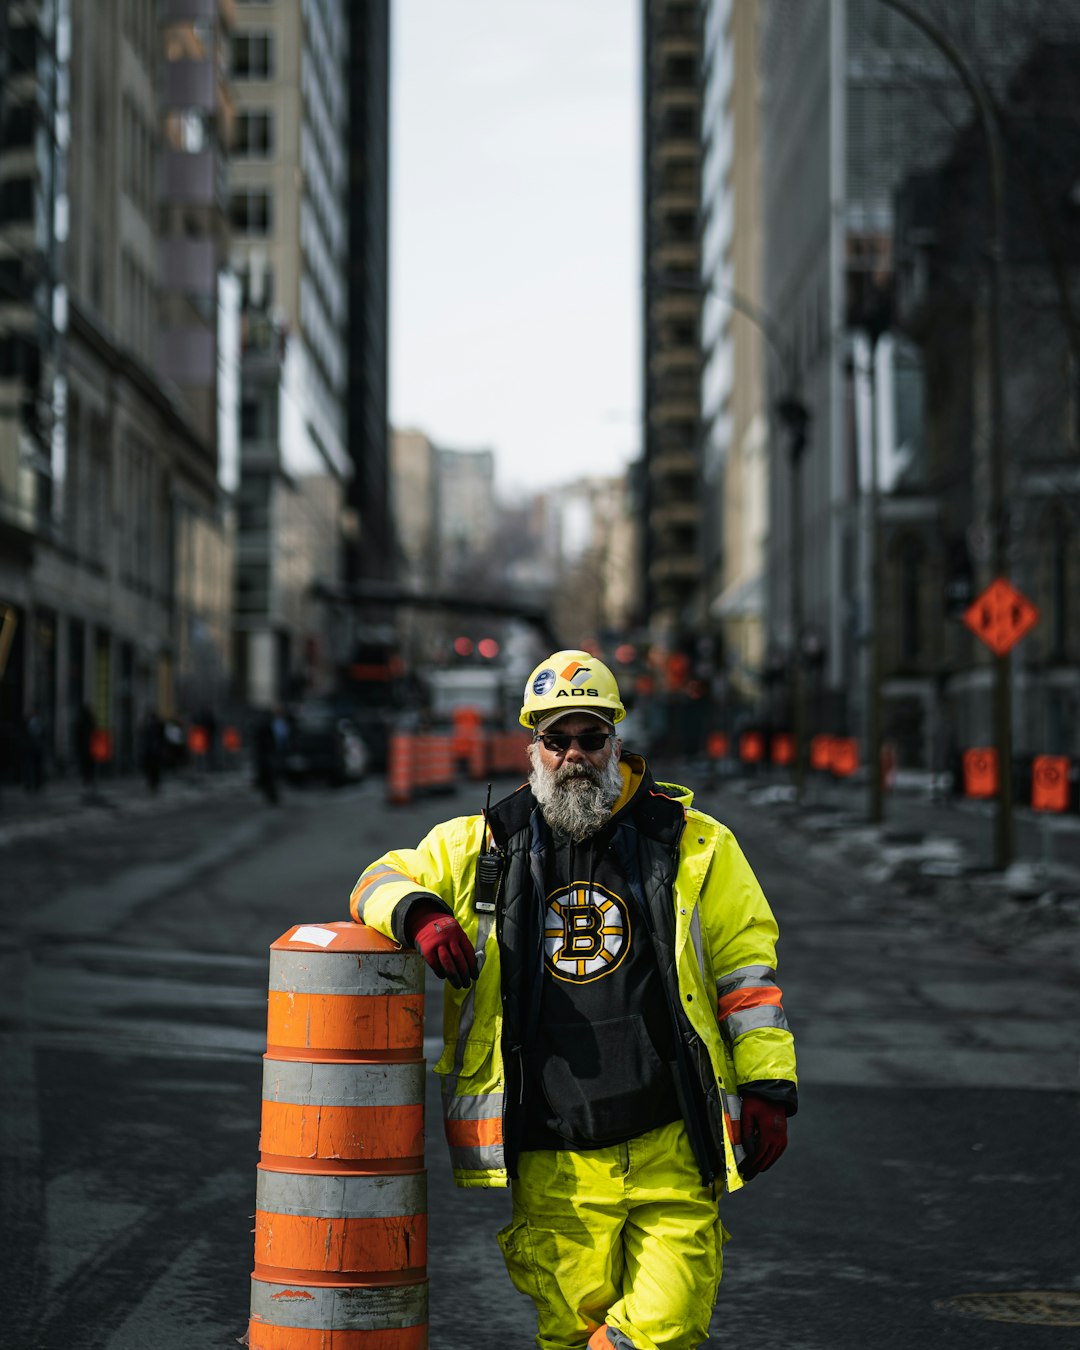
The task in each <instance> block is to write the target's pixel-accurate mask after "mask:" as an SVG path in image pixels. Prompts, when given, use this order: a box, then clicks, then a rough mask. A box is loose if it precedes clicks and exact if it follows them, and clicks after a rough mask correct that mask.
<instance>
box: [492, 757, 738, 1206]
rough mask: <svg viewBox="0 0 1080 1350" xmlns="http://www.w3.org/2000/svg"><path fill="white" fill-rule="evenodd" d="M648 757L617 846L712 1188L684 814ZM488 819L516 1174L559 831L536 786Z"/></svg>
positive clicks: (713, 1161) (715, 1120) (709, 1079)
mask: <svg viewBox="0 0 1080 1350" xmlns="http://www.w3.org/2000/svg"><path fill="white" fill-rule="evenodd" d="M624 758H627V759H629V758H631V757H629V756H624ZM633 758H634V759H635V760H637V757H636V756H635V757H633ZM639 763H640V767H641V769H642V770H643V772H644V783H643V785H642V790H640V791H639V792H638V793H637V794H636V795H635V797H634V799H633V801H631V802H630V803H629V805H628V806H627V807H625V808H624V809H623V810H622V811H620V812H619V813H618V815H617V817H616V828H615V833H614V838H613V847H614V850H615V854H616V857H617V859H618V863H619V866H620V868H621V869H622V872H623V874H624V875H625V877H626V880H627V884H628V885H629V887H630V889H631V891H632V893H633V896H634V899H635V900H636V901H637V903H638V905H639V907H640V909H641V912H642V914H643V915H644V916H645V919H646V922H647V923H648V925H649V929H650V935H651V938H652V943H653V949H654V951H655V953H656V960H657V964H658V965H659V968H660V976H661V980H662V982H663V986H664V992H665V995H666V997H667V1002H668V1006H669V1009H670V1011H671V1017H672V1024H673V1027H674V1032H675V1034H674V1042H675V1051H676V1059H675V1087H676V1091H677V1093H678V1097H679V1106H680V1109H681V1111H682V1115H683V1120H684V1121H685V1124H686V1131H687V1135H688V1137H689V1140H690V1144H691V1147H692V1148H693V1151H694V1156H695V1158H696V1160H697V1164H698V1167H699V1170H700V1172H701V1177H702V1181H703V1182H704V1183H705V1185H710V1184H712V1183H713V1182H714V1180H715V1179H716V1177H718V1176H720V1175H722V1173H723V1165H724V1164H723V1159H724V1144H723V1134H722V1130H723V1124H722V1113H721V1112H720V1111H719V1110H710V1109H709V1105H710V1104H711V1103H712V1102H714V1101H715V1100H716V1099H717V1088H716V1084H715V1083H714V1082H713V1073H712V1066H711V1063H710V1060H709V1055H708V1052H707V1050H706V1048H705V1046H704V1044H703V1043H702V1042H701V1039H700V1037H699V1036H698V1035H697V1033H696V1032H695V1031H694V1029H693V1027H692V1026H691V1025H690V1023H689V1021H688V1020H687V1018H686V1015H685V1013H684V1012H683V1010H682V1006H681V1001H680V995H679V987H678V980H677V976H676V968H675V912H674V897H673V891H674V884H675V875H676V872H677V869H678V863H679V841H680V840H681V838H682V832H683V827H684V824H685V816H684V813H683V809H682V807H681V806H680V805H679V803H678V802H676V801H673V800H672V799H671V798H670V797H668V796H667V795H666V794H664V793H663V792H662V791H661V790H660V789H659V788H658V787H657V786H656V784H655V782H654V781H653V779H652V776H651V775H650V774H649V771H648V769H647V768H646V767H645V765H644V761H640V762H639ZM488 820H489V823H490V825H491V832H492V836H493V837H494V840H495V843H496V845H497V846H498V848H499V849H500V850H501V851H502V853H503V854H504V856H505V859H506V871H505V875H504V879H503V884H502V887H501V891H500V896H499V908H498V912H497V914H496V921H495V922H496V928H495V932H496V937H497V939H498V943H499V952H500V961H501V968H502V1002H503V1028H502V1058H503V1064H504V1066H505V1073H506V1083H505V1087H504V1091H505V1096H504V1102H505V1106H504V1119H503V1139H504V1143H505V1148H506V1168H507V1172H508V1173H509V1175H510V1176H511V1177H514V1176H516V1175H517V1161H518V1156H519V1154H520V1151H521V1144H520V1140H521V1124H522V1122H521V1109H520V1108H521V1103H522V1099H523V1095H524V1094H523V1084H522V1072H523V1069H522V1064H523V1058H524V1053H525V1048H526V1047H527V1046H528V1045H530V1044H531V1042H532V1038H533V1036H534V1034H535V1030H536V1026H537V1021H538V1018H539V1011H540V997H541V988H542V981H543V979H544V946H543V933H542V921H543V913H544V904H543V896H544V874H545V871H544V865H545V858H544V852H545V848H547V847H548V846H549V844H548V841H549V839H550V835H549V832H548V828H547V825H546V824H545V822H544V819H543V816H542V814H541V811H540V807H539V806H538V804H537V802H536V798H535V797H534V796H533V794H532V792H531V790H530V789H529V787H528V786H527V785H524V786H522V787H520V788H519V789H518V790H517V791H516V792H515V793H513V794H512V795H511V796H510V797H506V798H504V799H503V800H502V801H501V802H498V803H496V805H495V806H493V807H492V808H491V811H490V813H489V816H488Z"/></svg>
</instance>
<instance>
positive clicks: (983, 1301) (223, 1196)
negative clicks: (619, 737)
mask: <svg viewBox="0 0 1080 1350" xmlns="http://www.w3.org/2000/svg"><path fill="white" fill-rule="evenodd" d="M680 772H683V771H682V770H680ZM685 772H686V774H687V776H690V775H691V774H695V775H696V771H694V770H685ZM692 781H695V780H693V779H692ZM696 781H699V782H700V778H699V777H698V778H697V779H696ZM511 786H513V781H512V780H510V779H506V780H502V781H501V782H500V783H498V784H496V792H498V791H500V790H506V789H508V788H509V787H511ZM384 798H385V786H384V783H383V781H382V780H381V779H380V778H374V777H373V778H370V779H368V780H367V781H365V782H364V783H362V784H359V785H357V786H354V787H348V788H344V789H340V790H337V791H332V790H330V789H324V788H310V789H307V790H304V791H299V790H293V791H287V792H286V793H285V794H284V797H283V802H282V805H281V806H280V807H277V808H272V807H268V806H266V805H264V803H263V802H262V800H261V799H260V798H259V797H258V796H257V795H256V794H255V792H254V791H253V790H252V788H251V786H250V784H249V783H248V782H247V781H246V780H245V779H244V778H242V777H241V776H240V775H239V774H237V775H232V776H230V775H220V776H219V777H218V778H217V779H216V780H214V781H208V782H206V783H204V784H201V785H200V784H194V785H188V786H186V787H184V788H183V789H181V788H179V787H178V785H176V784H172V783H167V784H166V790H165V791H164V792H163V794H162V796H161V798H160V799H159V800H156V801H153V802H150V801H148V800H144V799H141V798H132V799H131V801H130V804H127V805H121V806H118V807H116V808H115V809H113V810H111V811H110V810H104V809H100V808H97V809H92V808H86V807H83V808H80V807H79V806H78V804H77V803H74V804H72V805H71V807H70V809H68V810H65V811H63V812H59V811H58V812H57V813H56V814H55V815H53V816H50V815H49V813H48V812H46V811H45V810H43V811H42V812H41V814H40V816H39V817H38V818H37V819H36V820H31V819H30V817H29V816H28V815H27V814H26V813H25V812H24V815H23V817H22V818H21V824H20V823H18V822H16V825H17V826H18V827H16V825H11V826H5V824H4V822H3V821H0V869H2V874H3V877H4V885H3V907H4V926H3V939H2V947H0V961H2V965H0V1036H2V1039H0V1045H2V1062H0V1073H2V1080H3V1083H4V1111H3V1119H2V1129H3V1149H2V1156H0V1167H2V1174H0V1175H2V1178H3V1185H2V1194H0V1203H2V1209H3V1214H4V1225H5V1235H4V1242H3V1255H2V1257H0V1277H2V1281H3V1286H4V1289H5V1290H6V1291H7V1294H8V1299H7V1305H6V1308H5V1331H4V1334H3V1337H2V1338H0V1339H2V1340H3V1343H4V1345H5V1346H10V1347H11V1350H73V1348H75V1350H147V1347H152V1348H153V1350H194V1347H196V1346H198V1347H200V1350H210V1348H212V1347H213V1348H215V1350H228V1347H230V1346H234V1345H235V1344H236V1343H237V1342H238V1341H240V1340H241V1338H243V1337H244V1335H245V1331H246V1322H247V1301H248V1275H249V1272H250V1269H251V1263H252V1228H253V1219H252V1215H253V1211H254V1208H255V1168H256V1162H257V1159H258V1136H259V1116H260V1082H261V1063H260V1055H261V1052H262V1050H263V1048H264V1043H265V1014H266V975H267V949H268V947H269V945H270V943H271V942H272V941H274V939H275V938H277V937H278V936H279V935H280V934H281V933H282V932H284V931H285V930H286V929H287V928H289V927H290V926H291V925H293V924H295V923H299V922H320V921H328V920H332V919H339V918H343V917H345V916H346V905H347V899H348V894H349V891H350V889H351V886H352V883H353V881H354V880H355V878H356V876H357V875H358V873H359V872H360V871H361V869H362V868H363V866H364V865H365V864H366V863H367V862H369V861H370V860H371V859H372V858H373V857H374V856H375V855H376V854H378V853H379V852H381V851H382V850H383V849H385V848H386V847H388V846H390V845H391V844H393V843H412V842H415V841H416V840H417V839H418V838H419V837H420V836H421V835H422V834H423V832H424V831H425V830H426V829H427V828H428V826H429V825H431V824H432V823H434V822H435V821H437V820H439V819H442V818H445V817H447V816H450V815H453V814H458V813H463V812H471V811H473V810H476V809H477V808H478V806H479V805H480V803H481V790H480V788H478V787H477V786H475V785H462V786H460V787H459V788H458V789H457V790H456V791H455V792H454V793H452V794H443V795H439V796H432V797H428V798H426V799H423V800H421V801H419V802H416V803H414V804H413V805H410V806H405V807H400V806H399V807H390V806H387V805H386V804H385V801H384ZM125 800H126V799H125ZM698 804H699V805H701V806H703V807H704V808H705V809H707V810H710V811H712V812H713V813H714V814H716V815H717V816H719V817H720V818H721V819H722V820H725V821H726V822H727V823H728V824H729V825H731V827H732V828H733V829H734V830H735V832H736V834H737V836H738V837H739V839H740V842H741V843H742V845H743V848H744V851H745V852H746V854H747V856H748V858H749V859H750V861H751V864H752V865H753V866H754V868H755V870H756V871H757V873H758V875H759V877H760V879H761V881H762V884H763V886H764V888H765V891H766V893H767V895H768V896H769V897H770V899H771V901H772V903H773V906H774V908H775V910H776V912H777V915H778V918H779V921H780V926H781V935H782V940H781V945H780V982H781V984H782V985H783V987H784V992H785V999H784V1002H785V1006H786V1007H787V1010H788V1014H789V1017H790V1020H791V1023H792V1027H793V1029H794V1031H795V1035H796V1042H797V1048H798V1050H799V1055H800V1078H801V1109H800V1112H799V1115H798V1116H797V1117H796V1118H795V1119H794V1121H793V1122H792V1127H791V1145H790V1147H789V1150H788V1153H787V1155H786V1156H785V1157H784V1159H783V1160H782V1161H781V1163H780V1164H779V1165H778V1166H777V1167H776V1168H775V1170H774V1171H772V1172H771V1173H769V1174H767V1175H766V1176H764V1177H762V1178H760V1179H758V1180H757V1181H755V1182H754V1183H753V1184H752V1185H751V1186H749V1187H748V1188H747V1189H746V1190H745V1191H743V1192H741V1193H739V1194H738V1195H736V1196H735V1197H733V1198H731V1199H729V1200H725V1201H722V1213H723V1217H724V1221H725V1224H726V1226H727V1228H728V1229H729V1230H730V1231H731V1233H732V1238H733V1240H732V1242H731V1243H730V1245H729V1246H728V1247H727V1249H726V1256H727V1269H726V1272H725V1277H724V1281H723V1284H722V1286H721V1295H720V1300H719V1303H718V1307H717V1311H716V1314H715V1317H714V1321H713V1341H714V1343H717V1344H720V1345H732V1344H739V1345H746V1346H749V1345H776V1346H783V1347H785V1350H864V1347H874V1350H901V1347H903V1350H908V1347H910V1346H912V1345H913V1344H918V1345H919V1346H921V1347H922V1348H923V1350H939V1348H940V1350H945V1347H950V1348H951V1347H958V1346H959V1347H964V1350H968V1348H969V1347H970V1348H971V1350H993V1348H996V1347H1010V1348H1011V1347H1014V1346H1016V1347H1022V1350H1042V1348H1043V1347H1059V1346H1064V1345H1065V1344H1067V1343H1068V1341H1069V1337H1070V1332H1069V1330H1068V1328H1069V1327H1073V1328H1075V1327H1076V1326H1078V1325H1080V1265H1078V1262H1077V1245H1076V1213H1077V1211H1078V1209H1080V1156H1078V1152H1077V1148H1076V1140H1077V1138H1078V1127H1080V979H1078V978H1077V977H1078V974H1080V956H1078V951H1077V948H1078V941H1077V939H1078V936H1080V898H1078V896H1077V894H1076V893H1075V892H1073V893H1069V892H1068V890H1067V888H1065V889H1062V888H1061V887H1059V888H1058V889H1057V890H1047V891H1045V892H1043V893H1042V894H1041V895H1039V896H1030V895H1029V896H1027V897H1026V898H1023V897H1021V898H1016V897H1012V896H1010V895H1009V894H1007V893H1005V892H1004V891H1003V890H1001V889H1000V888H998V889H994V888H993V887H991V886H990V885H988V884H986V883H985V882H983V883H981V884H980V885H974V884H971V883H967V882H964V881H963V880H962V879H958V878H956V877H950V876H940V875H928V874H927V873H926V872H925V871H923V870H921V866H920V865H918V859H919V858H923V857H925V856H932V857H938V858H944V857H946V856H947V855H948V854H949V846H948V842H947V839H946V836H945V835H944V834H943V835H942V840H944V841H945V842H942V843H941V844H940V846H938V847H936V851H935V846H934V842H933V841H932V840H931V841H927V840H926V839H923V840H921V841H919V844H918V848H915V847H914V845H912V844H911V843H910V841H909V845H908V847H909V854H910V856H909V857H908V858H906V859H905V858H904V857H903V856H901V855H902V852H903V847H902V845H894V846H890V847H891V851H890V853H889V855H888V858H886V854H885V849H884V847H883V846H882V845H881V841H880V837H872V836H871V834H870V833H868V832H867V831H866V830H865V828H864V829H856V828H852V827H851V826H846V827H845V826H843V825H842V826H841V828H826V827H825V814H826V813H825V812H824V811H823V810H820V809H819V810H817V811H811V810H803V811H796V810H795V808H794V807H793V806H792V805H791V804H790V803H787V802H783V801H778V802H775V803H773V802H772V801H771V800H770V798H769V795H768V793H767V792H762V791H760V790H758V789H752V790H747V785H746V784H745V783H740V782H737V781H736V782H726V783H721V784H717V785H714V786H712V787H709V788H707V789H705V790H703V791H702V792H701V793H700V794H699V797H698ZM947 821H948V816H947V815H946V814H945V813H942V830H943V831H944V830H945V829H946V828H947ZM875 840H876V842H875ZM928 843H929V844H930V847H929V851H928V852H927V845H928ZM920 850H921V852H920ZM944 870H945V871H948V869H947V868H946V869H944ZM428 992H429V995H430V997H429V999H428V1016H427V1024H426V1038H425V1039H426V1054H427V1059H428V1062H429V1064H430V1063H432V1062H433V1061H434V1059H435V1057H436V1055H437V1054H438V1046H439V1025H440V1021H441V1017H440V1005H439V997H438V994H439V989H438V982H437V981H436V980H435V979H434V977H432V976H429V981H428ZM437 1095H438V1094H437V1091H436V1087H435V1083H434V1078H433V1075H430V1074H429V1090H428V1128H427V1133H428V1155H427V1164H428V1168H429V1206H430V1221H431V1226H430V1238H429V1243H430V1250H429V1273H430V1279H431V1313H430V1328H431V1333H430V1341H431V1345H432V1347H434V1348H435V1350H487V1348H488V1347H490V1350H495V1347H500V1348H502V1347H507V1346H515V1347H522V1348H524V1347H526V1346H528V1345H531V1344H532V1336H533V1330H534V1323H533V1316H532V1311H531V1306H530V1305H528V1304H527V1303H526V1302H525V1300H523V1299H522V1298H521V1297H520V1296H519V1295H518V1294H517V1293H516V1292H515V1291H514V1290H513V1288H512V1287H511V1285H510V1284H509V1282H508V1280H507V1278H506V1275H505V1272H504V1270H503V1266H502V1259H501V1256H500V1254H499V1251H498V1248H497V1246H496V1244H495V1241H494V1232H495V1230H496V1229H497V1228H498V1227H500V1226H502V1224H503V1223H505V1222H506V1220H507V1217H508V1213H509V1198H508V1195H507V1193H505V1192H482V1191H467V1192H465V1191H458V1190H456V1189H455V1188H454V1187H453V1184H452V1181H451V1178H450V1174H449V1167H448V1165H447V1161H446V1154H445V1145H444V1143H443V1139H442V1129H441V1122H440V1118H439V1113H438V1101H437ZM1054 1293H1057V1294H1058V1295H1064V1297H1060V1298H1058V1299H1056V1300H1055V1299H1053V1298H1050V1297H1049V1295H1051V1294H1054ZM1027 1294H1043V1295H1047V1296H1046V1297H1043V1298H1038V1297H1032V1298H1025V1297H1023V1295H1027ZM1004 1295H1015V1296H1019V1297H1013V1298H1011V1299H1010V1298H1003V1297H997V1298H995V1296H1004ZM991 1313H993V1314H994V1315H995V1316H1005V1317H1017V1318H1020V1319H1023V1320H1021V1321H1019V1322H1016V1321H1003V1320H988V1319H989V1315H990V1314H991ZM1055 1319H1056V1321H1055ZM1075 1334H1076V1333H1075V1330H1073V1332H1072V1335H1073V1336H1075Z"/></svg>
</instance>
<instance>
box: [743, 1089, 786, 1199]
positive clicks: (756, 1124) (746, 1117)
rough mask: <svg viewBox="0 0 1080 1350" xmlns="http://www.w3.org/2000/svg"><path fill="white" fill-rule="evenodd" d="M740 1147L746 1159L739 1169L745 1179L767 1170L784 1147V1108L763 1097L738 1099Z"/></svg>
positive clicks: (749, 1096)
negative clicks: (740, 1123)
mask: <svg viewBox="0 0 1080 1350" xmlns="http://www.w3.org/2000/svg"><path fill="white" fill-rule="evenodd" d="M742 1146H743V1148H744V1149H745V1151H746V1159H745V1161H744V1162H743V1163H742V1165H741V1166H740V1168H739V1172H740V1174H741V1175H742V1176H743V1178H744V1179H745V1180H747V1181H749V1180H750V1178H751V1177H756V1176H757V1174H758V1173H759V1172H767V1171H768V1170H769V1168H770V1167H771V1166H772V1165H773V1163H774V1162H776V1161H777V1159H778V1158H779V1157H780V1155H781V1153H783V1151H784V1149H786V1148H787V1116H786V1114H785V1113H784V1108H783V1107H782V1106H779V1105H777V1103H776V1102H770V1101H766V1099H765V1098H764V1097H754V1096H751V1095H748V1096H746V1097H744V1098H743V1099H742Z"/></svg>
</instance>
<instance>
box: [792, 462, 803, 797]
mask: <svg viewBox="0 0 1080 1350" xmlns="http://www.w3.org/2000/svg"><path fill="white" fill-rule="evenodd" d="M800 458H801V456H800V455H799V454H797V453H795V451H794V449H793V450H792V455H791V662H792V665H791V681H792V682H791V704H792V707H791V730H792V734H793V735H794V737H795V763H794V765H793V768H794V770H795V774H794V777H795V800H796V801H797V802H801V801H802V799H803V791H804V790H805V787H806V670H805V667H804V663H803V650H802V631H803V592H802V552H803V550H802V474H801V471H800V464H799V460H800Z"/></svg>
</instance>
